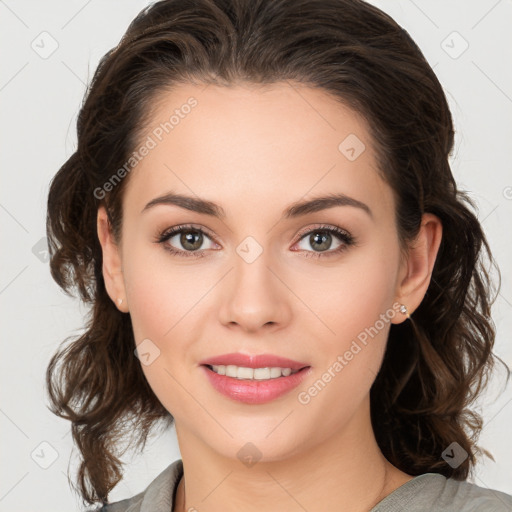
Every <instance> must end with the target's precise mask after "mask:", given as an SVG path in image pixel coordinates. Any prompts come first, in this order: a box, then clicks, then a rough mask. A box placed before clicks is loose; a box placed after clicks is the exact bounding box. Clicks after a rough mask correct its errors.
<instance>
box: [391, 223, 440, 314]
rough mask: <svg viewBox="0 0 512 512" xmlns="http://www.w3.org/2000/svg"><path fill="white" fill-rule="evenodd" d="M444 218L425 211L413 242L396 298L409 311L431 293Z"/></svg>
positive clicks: (412, 310)
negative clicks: (430, 286) (428, 292)
mask: <svg viewBox="0 0 512 512" xmlns="http://www.w3.org/2000/svg"><path fill="white" fill-rule="evenodd" d="M442 231H443V227H442V223H441V220H440V219H439V218H438V217H437V216H436V215H434V214H432V213H425V214H423V217H422V220H421V226H420V230H419V232H418V236H417V237H416V239H415V240H414V241H413V242H412V243H411V244H410V246H409V251H408V256H407V258H406V259H405V261H404V263H403V266H402V269H403V270H402V272H401V273H400V277H399V282H398V287H397V293H396V300H397V301H398V302H399V303H401V304H404V305H405V306H406V307H407V310H408V313H409V315H412V314H413V312H414V311H415V310H416V309H417V308H418V306H419V305H420V304H421V301H422V300H423V297H424V296H425V294H426V293H427V290H428V287H429V284H430V281H431V278H432V271H433V269H434V263H435V261H436V257H437V254H438V251H439V247H440V245H441V238H442ZM405 319H406V317H404V316H402V315H400V317H397V318H396V319H395V321H394V322H393V323H401V322H402V321H404V320H405Z"/></svg>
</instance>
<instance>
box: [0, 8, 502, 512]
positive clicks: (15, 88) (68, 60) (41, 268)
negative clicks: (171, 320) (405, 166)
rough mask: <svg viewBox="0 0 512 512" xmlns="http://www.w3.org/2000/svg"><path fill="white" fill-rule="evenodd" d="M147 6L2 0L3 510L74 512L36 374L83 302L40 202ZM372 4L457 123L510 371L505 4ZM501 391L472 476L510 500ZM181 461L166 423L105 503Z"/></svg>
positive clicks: (461, 172) (498, 384) (77, 319)
mask: <svg viewBox="0 0 512 512" xmlns="http://www.w3.org/2000/svg"><path fill="white" fill-rule="evenodd" d="M147 3H148V2H144V1H142V0H130V1H125V2H122V3H121V2H115V1H113V0H89V1H86V0H85V1H84V0H72V1H66V2H64V1H60V2H59V1H56V0H52V1H46V2H40V1H36V0H31V1H29V0H20V1H15V0H4V1H2V0H0V44H1V47H2V54H1V59H2V60H1V65H0V108H1V137H0V144H1V151H0V159H1V160H0V170H1V188H0V222H1V228H2V229H1V247H2V251H1V262H0V314H1V322H2V323H1V326H2V356H1V358H0V378H1V404H0V432H1V437H0V443H1V450H2V452H1V460H2V463H1V466H0V510H1V511H9V512H18V511H24V512H26V511H29V510H34V511H35V510H37V511H39V512H44V511H52V512H59V511H71V510H79V507H78V500H77V498H76V496H75V495H74V494H73V493H72V492H71V490H70V488H69V485H68V481H67V476H66V474H67V470H68V464H69V467H70V469H71V471H72V473H71V474H72V475H73V476H74V472H75V468H76V459H77V458H76V450H72V442H71V435H70V431H69V423H68V422H66V421H64V420H61V419H58V418H56V417H54V416H53V415H52V414H51V413H50V412H49V411H48V409H47V408H46V405H45V403H46V397H45V390H44V378H45V370H46V366H47V364H48V361H49V358H50V356H51V355H52V354H53V353H54V351H55V350H56V348H57V345H58V343H59V342H60V341H61V340H63V339H64V338H65V337H67V336H70V335H72V334H76V333H78V332H79V331H80V328H81V327H82V318H83V316H82V315H83V313H84V310H83V309H82V307H81V306H79V304H78V301H75V300H73V299H70V298H68V297H67V296H65V295H64V294H63V293H62V292H61V291H60V289H59V288H58V287H57V285H56V284H55V283H54V282H53V281H52V279H51V277H50V274H49V270H48V264H47V262H46V261H44V260H45V253H44V243H45V241H44V240H43V241H42V242H41V239H42V238H43V237H44V235H45V214H46V196H47V192H48V183H49V181H50V179H51V178H52V176H53V175H54V174H55V172H56V171H57V170H58V168H59V167H60V166H61V165H62V163H63V162H64V161H65V160H66V159H67V158H68V157H69V156H70V155H71V154H72V152H73V150H74V147H75V141H76V136H75V122H76V115H77V112H78V108H79V106H80V103H81V100H82V96H83V93H84V91H85V84H86V83H87V82H88V80H89V79H90V78H91V77H92V73H93V71H94V69H95V68H96V65H97V63H98V60H99V58H100V57H101V56H102V55H103V54H104V53H105V52H106V51H107V50H108V49H110V48H111V47H113V46H115V45H116V44H117V42H118V40H119V38H120V37H121V35H122V33H123V32H124V30H125V29H126V27H127V26H128V24H129V22H130V21H131V20H132V19H133V17H134V16H135V15H136V14H137V13H138V11H139V10H140V9H141V8H142V7H144V6H145V5H147ZM372 3H374V4H375V5H377V6H378V7H380V8H382V9H383V10H385V11H387V12H388V13H389V14H391V16H393V17H394V18H395V19H396V20H397V21H398V23H400V24H401V25H402V26H403V27H404V28H405V29H406V30H407V31H408V32H409V33H410V34H411V36H412V37H413V38H414V39H415V40H416V42H417V43H418V45H419V46H420V48H422V50H423V52H424V54H425V56H426V57H427V59H428V60H429V62H430V63H431V65H432V66H433V67H434V69H435V72H436V73H437V75H438V77H439V79H440V81H441V83H442V84H443V87H444V88H445V91H446V94H447V97H448V100H449V102H450V106H451V108H452V113H453V115H454V121H455V127H456V147H455V150H454V153H453V158H452V161H453V171H454V174H455V176H456V179H457V181H458V183H459V186H460V187H462V188H463V189H467V190H469V191H471V195H472V197H474V198H475V199H476V201H477V203H478V205H479V214H478V215H479V218H480V220H481V222H482V223H483V226H484V228H485V230H486V232H487V235H488V238H489V241H490V243H491V247H492V248H493V250H494V254H495V256H496V258H497V260H498V263H499V264H500V266H501V270H502V274H503V284H502V289H501V294H500V296H499V297H498V300H497V302H496V304H495V307H494V309H493V318H494V321H495V322H496V325H497V329H498V339H497V344H496V352H497V353H498V354H499V355H500V356H501V357H502V358H503V359H504V360H505V361H506V362H507V363H508V364H509V365H512V344H511V342H510V332H511V331H512V320H511V318H512V284H511V277H512V268H511V266H510V262H511V261H512V243H511V218H512V172H511V161H512V149H511V147H512V142H511V141H512V126H511V118H512V117H511V113H512V80H511V79H512V70H511V62H512V59H511V57H512V32H511V31H510V26H511V22H512V1H511V0H478V1H477V0H473V1H467V0H450V1H446V0H435V1H432V0H429V1H427V0H415V1H413V0H396V1H394V0H387V1H384V0H381V1H377V0H373V2H372ZM42 32H47V33H48V34H49V35H47V34H43V35H41V33H42ZM454 32H457V33H456V34H454ZM466 44H467V45H469V46H468V48H467V49H466V50H465V51H464V52H462V51H463V50H464V49H465V47H466ZM52 45H53V46H55V45H58V47H57V48H56V49H55V51H54V52H53V53H52V54H51V55H47V53H50V51H51V50H52V49H53V47H52ZM45 52H46V53H45ZM43 57H45V58H43ZM502 386H503V379H501V380H499V381H498V380H495V381H493V386H492V389H491V391H492V392H491V393H489V394H488V395H487V396H486V397H483V398H482V399H481V400H480V403H481V405H482V407H483V412H484V418H485V420H486V426H485V429H484V431H483V434H482V436H481V438H480V444H481V446H483V447H485V448H486V449H488V450H489V451H490V452H491V453H492V454H493V455H494V457H495V459H496V462H495V463H493V462H492V461H489V460H488V459H485V460H484V461H483V462H481V463H480V465H479V466H478V470H477V477H476V478H475V479H474V480H473V481H474V482H475V483H476V484H478V485H480V486H483V487H490V488H494V489H499V490H502V491H505V492H508V493H510V494H512V440H511V437H512V436H511V435H510V426H511V424H512V390H511V386H510V385H509V386H508V388H507V389H506V391H505V392H504V393H502V394H501V395H500V394H499V391H500V389H502ZM496 397H498V398H496ZM41 443H43V444H41ZM178 457H179V451H178V448H177V444H176V437H175V432H174V430H172V431H171V432H168V433H166V434H164V435H163V436H161V437H159V438H155V437H154V438H151V440H150V441H149V443H148V446H147V448H146V452H145V453H144V455H143V456H140V457H133V458H132V457H129V456H127V457H125V459H124V460H126V462H128V463H129V464H128V465H127V467H126V474H125V479H124V480H123V482H121V483H120V484H119V485H118V487H117V488H116V489H115V490H114V491H113V492H112V494H111V499H113V500H114V499H121V498H125V497H128V496H131V495H133V494H135V493H137V492H139V491H141V490H142V489H144V488H145V487H146V485H147V484H148V483H149V482H150V481H151V480H152V479H153V478H154V477H155V476H156V475H157V474H158V473H159V472H160V471H162V470H163V469H164V468H165V467H166V466H167V465H168V464H169V463H170V462H172V461H173V460H175V459H176V458H178ZM53 459H55V460H53ZM42 466H48V467H47V468H46V469H44V467H42Z"/></svg>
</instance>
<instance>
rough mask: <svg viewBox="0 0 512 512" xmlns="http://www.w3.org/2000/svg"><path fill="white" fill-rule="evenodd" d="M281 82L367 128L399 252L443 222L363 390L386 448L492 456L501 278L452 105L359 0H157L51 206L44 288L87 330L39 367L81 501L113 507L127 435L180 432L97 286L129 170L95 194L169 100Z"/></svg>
mask: <svg viewBox="0 0 512 512" xmlns="http://www.w3.org/2000/svg"><path fill="white" fill-rule="evenodd" d="M284 80H286V81H288V80H289V81H291V82H292V83H293V82H297V83H301V84H306V85H308V86H311V87H316V88H320V89H323V90H325V91H327V92H329V93H330V94H332V96H333V97H334V98H336V99H337V100H338V101H339V102H341V103H343V104H344V105H347V106H349V107H350V108H352V109H353V110H355V111H357V112H359V113H360V114H361V115H362V116H363V117H364V118H365V119H366V120H367V124H368V127H369V130H370V135H371V137H372V139H373V142H374V144H375V147H376V150H377V156H378V163H379V172H380V173H381V175H382V177H383V178H384V179H385V181H386V182H387V183H388V184H389V185H390V186H391V187H392V189H393V191H394V194H395V199H396V204H397V207H396V219H397V229H398V233H399V238H400V242H401V244H403V246H404V247H407V244H408V243H409V242H410V241H411V240H413V239H414V237H415V235H416V234H417V233H418V230H419V227H420V221H421V216H422V214H423V213H424V212H431V213H433V214H435V215H437V216H438V217H439V218H440V219H441V221H442V225H443V237H442V242H441V246H440V249H439V252H438V256H437V260H436V263H435V266H434V269H433V274H432V279H431V282H430V285H429V288H428V291H427V293H426V296H425V297H424V300H423V301H422V303H421V305H420V306H419V308H418V309H417V310H416V311H415V312H414V314H413V315H412V317H411V320H410V321H406V322H404V323H402V324H400V325H392V326H391V330H390V333H389V340H388V345H387V350H386V353H385V356H384V360H383V364H382V367H381V370H380V372H379V374H378V375H377V377H376V380H375V382H374V384H373V386H372V388H371V392H370V398H371V417H372V423H373V427H374V431H375V435H376V438H377V442H378V444H379V446H380V449H381V451H382V453H383V454H384V456H385V457H386V458H387V459H388V460H389V461H390V462H391V463H392V464H394V465H395V466H396V467H398V468H399V469H401V470H402V471H404V472H406V473H408V474H411V475H419V474H422V473H426V472H434V473H441V474H443V475H445V476H446V477H453V478H455V479H458V480H463V479H466V478H467V477H468V475H469V472H470V470H472V466H474V464H475V463H476V455H477V454H478V453H480V452H482V451H483V452H484V453H485V454H487V455H489V454H488V453H487V452H485V450H481V449H480V448H479V447H478V446H477V445H476V442H477V439H478V436H479V433H480V430H481V428H482V418H481V416H480V415H479V414H478V413H477V412H476V411H475V410H471V409H470V408H469V407H470V406H471V405H472V404H473V403H474V401H475V399H476V398H477V396H479V394H480V393H481V392H482V391H483V389H484V386H485V385H486V384H487V381H488V378H489V376H490V374H491V371H492V369H493V368H494V366H495V362H496V361H498V360H499V361H500V362H501V363H503V361H501V359H499V358H498V357H497V356H496V355H494V354H493V352H492V350H493V345H494V340H495V327H494V324H493V322H492V319H491V314H490V307H491V304H492V303H493V302H494V300H495V297H496V294H495V293H494V292H496V293H497V291H498V289H499V284H498V286H497V287H496V289H494V286H493V281H492V279H491V277H490V276H491V274H492V272H491V270H492V269H497V266H496V263H495V261H494V259H493V257H492V254H491V251H490V249H489V246H488V243H487V241H486V238H485V236H484V233H483V231H482V228H481V226H480V224H479V222H478V220H477V218H476V216H475V214H474V213H473V210H474V208H475V207H474V204H473V203H472V202H471V200H470V199H469V197H468V196H467V194H466V193H464V192H462V191H460V190H458V188H457V185H456V183H455V180H454V178H453V175H452V172H451V169H450V164H449V155H450V153H451V151H452V148H453V141H454V130H453V125H452V118H451V114H450V110H449V107H448V104H447V101H446V97H445V95H444V92H443V89H442V87H441V85H440V83H439V81H438V79H437V78H436V75H435V74H434V72H433V71H432V69H431V67H430V66H429V64H428V63H427V61H426V59H425V58H424V56H423V54H422V52H421V51H420V49H419V48H418V46H417V45H416V44H415V43H414V41H413V40H412V39H411V37H410V36H409V34H408V33H407V32H406V31H405V30H404V29H403V28H401V27H400V26H399V25H398V24H397V23H396V22H395V21H394V20H393V19H392V18H390V17H389V16H388V15H387V14H385V13H383V12H382V11H380V10H379V9H377V8H375V7H373V6H371V5H369V4H367V3H365V2H363V1H361V0H294V1H289V0H163V1H160V2H157V3H154V4H153V5H151V6H149V7H147V8H145V9H144V10H143V11H141V12H140V14H139V15H138V16H137V17H136V18H135V19H134V21H133V22H132V23H131V24H130V26H129V27H128V29H127V31H126V33H125V35H124V36H123V37H122V39H121V41H120V43H119V44H118V46H117V47H116V48H114V49H112V50H110V51H109V52H107V53H106V54H105V56H104V57H103V58H102V59H101V61H100V63H99V65H98V68H97V70H96V72H95V74H94V76H93V79H92V81H91V84H90V86H89V87H88V90H87V93H86V95H85V98H84V102H83V104H82V107H81V110H80V112H79V116H78V122H77V135H78V144H77V148H76V151H75V152H74V153H73V154H72V155H71V157H70V158H69V159H68V160H67V161H66V162H65V163H64V165H63V166H62V167H61V168H60V170H59V171H58V172H57V174H56V175H55V177H54V178H53V180H52V182H51V185H50V190H49V195H48V212H47V236H48V241H49V247H50V256H51V260H50V268H51V274H52V277H53V278H54V279H55V281H56V282H57V283H58V284H59V285H60V286H61V287H62V288H63V289H64V290H65V291H66V292H67V293H69V294H72V293H73V292H75V291H76V292H77V294H78V296H79V297H80V298H81V300H82V301H84V302H85V303H87V304H89V305H90V310H89V313H88V319H87V323H86V328H85V331H84V333H83V334H81V335H79V336H77V337H76V339H73V338H72V337H70V338H67V339H66V340H64V342H68V341H69V343H67V345H66V346H65V347H63V346H62V344H64V342H62V344H61V346H60V347H59V350H58V351H57V352H56V353H55V354H54V356H53V357H52V359H51V361H50V363H49V366H48V369H47V374H46V378H47V388H48V395H49V399H50V403H51V405H50V409H51V411H52V412H53V413H55V414H57V415H58V416H60V417H62V418H66V419H68V420H70V421H71V430H72V435H73V439H74V442H75V443H76V445H77V447H78V449H79V450H80V452H81V456H82V459H83V460H81V463H80V466H79V470H78V477H77V479H78V484H79V492H80V494H81V496H82V498H83V500H84V502H87V503H89V504H92V503H94V502H98V501H100V502H101V503H107V502H108V495H109V492H110V491H111V490H112V488H113V487H115V485H116V484H117V483H118V482H119V480H120V479H121V478H122V466H123V464H122V462H121V460H120V456H121V455H122V453H124V451H121V442H122V441H123V440H125V439H126V437H127V436H128V435H130V438H132V437H133V438H134V439H131V441H130V443H128V445H131V447H139V448H140V450H142V449H143V448H144V445H145V443H146V439H147V436H148V434H149V432H150V430H151V429H152V428H154V427H156V426H157V425H158V424H160V425H161V426H162V427H164V428H166V427H168V426H170V425H172V423H173V417H172V415H171V414H170V413H169V412H168V411H167V410H166V409H165V408H164V407H163V405H162V404H161V403H160V402H159V400H158V399H157V397H156V396H155V394H154V393H153V391H152V390H151V388H150V386H149V385H148V382H147V381H146V379H145V376H144V374H143V372H142V369H141V366H140V363H139V360H138V359H137V358H136V356H135V355H134V348H135V341H134V336H133V331H132V326H131V321H130V316H129V315H128V314H123V313H121V312H120V311H119V310H118V309H117V308H116V307H115V305H114V304H113V303H112V301H111V299H110V297H109V296H108V294H107V292H106V289H105V283H104V280H103V276H102V253H101V247H100V244H99V240H98V236H97V231H96V216H97V210H98V208H99V206H100V205H105V207H106V208H107V211H108V213H109V220H110V224H111V228H112V230H113V233H114V235H115V237H116V238H117V240H119V239H120V234H121V222H122V211H121V199H122V195H123V190H124V188H125V186H126V182H127V180H128V179H129V176H127V177H125V178H124V179H123V180H121V182H120V183H119V184H118V185H117V186H115V187H113V188H112V190H111V191H109V192H108V193H102V194H98V193H95V191H97V190H98V189H99V188H101V187H102V185H103V184H104V183H106V182H107V181H108V180H109V179H110V178H111V177H112V176H113V174H114V173H115V172H116V170H117V169H119V168H120V167H122V166H123V164H124V163H125V162H126V161H127V159H128V158H129V155H130V154H131V153H132V152H133V150H134V148H136V147H137V144H138V143H140V139H141V136H142V135H143V134H144V130H145V129H146V127H147V123H148V120H149V115H150V113H151V111H152V105H153V101H154V99H155V97H156V96H157V94H158V93H161V92H162V91H163V90H172V86H173V85H174V84H179V83H198V84H217V85H223V86H229V85H231V84H236V83H237V82H245V83H251V84H272V83H275V82H279V81H284ZM248 193H249V192H248ZM97 196H102V197H101V198H98V197H97ZM103 196H104V197H103ZM497 277H498V281H499V271H498V272H497ZM503 364H504V365H505V363H503ZM505 368H506V371H507V381H508V378H509V376H510V370H509V368H508V367H507V366H506V365H505ZM454 441H456V442H457V443H459V445H460V446H461V447H462V448H464V450H466V452H467V453H468V458H467V459H466V460H465V461H464V462H463V463H462V464H461V465H460V466H458V467H457V468H452V467H451V466H450V465H448V464H447V463H446V462H445V461H444V460H443V458H442V457H441V453H442V452H443V450H444V449H446V448H447V447H448V446H449V445H450V444H451V443H452V442H454Z"/></svg>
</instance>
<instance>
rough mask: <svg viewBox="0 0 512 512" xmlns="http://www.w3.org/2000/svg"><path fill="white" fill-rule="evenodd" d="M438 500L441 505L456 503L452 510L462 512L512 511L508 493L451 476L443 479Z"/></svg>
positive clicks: (510, 497) (511, 498)
mask: <svg viewBox="0 0 512 512" xmlns="http://www.w3.org/2000/svg"><path fill="white" fill-rule="evenodd" d="M439 502H440V504H441V505H443V506H444V505H445V504H446V506H448V505H450V504H457V505H458V507H456V508H454V510H461V511H464V512H466V511H467V512H511V511H512V496H511V495H510V494H507V493H505V492H502V491H498V490H496V489H489V488H487V487H481V486H479V485H477V484H473V483H470V482H467V481H460V480H453V479H452V478H448V479H445V485H444V488H443V493H442V495H441V496H440V498H439ZM452 506H453V505H452Z"/></svg>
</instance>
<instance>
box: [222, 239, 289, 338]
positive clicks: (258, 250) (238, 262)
mask: <svg viewBox="0 0 512 512" xmlns="http://www.w3.org/2000/svg"><path fill="white" fill-rule="evenodd" d="M270 253H271V251H269V250H265V249H264V247H263V246H262V245H261V244H260V243H259V242H258V241H257V240H256V239H255V238H254V237H247V238H245V239H244V240H243V241H242V242H241V243H240V244H239V245H238V246H237V247H236V253H235V254H234V255H233V265H234V269H233V271H232V272H231V278H230V279H229V283H230V285H229V286H228V290H227V293H226V295H225V299H224V302H223V304H222V307H221V308H220V314H221V321H222V323H223V324H225V325H228V324H233V323H236V324H238V325H239V326H240V327H242V328H244V329H246V330H251V331H254V330H257V329H258V328H260V327H263V326H265V325H269V324H272V325H276V326H277V325H281V324H283V323H284V322H286V321H287V320H288V319H289V315H290V309H289V308H290V305H289V304H288V303H287V295H286V293H284V292H285V290H283V285H282V283H280V281H279V279H277V278H276V277H275V275H274V273H273V272H272V271H271V270H270V269H269V267H270V268H272V267H273V264H272V262H271V261H270ZM273 271H274V272H275V270H273Z"/></svg>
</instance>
